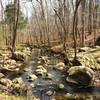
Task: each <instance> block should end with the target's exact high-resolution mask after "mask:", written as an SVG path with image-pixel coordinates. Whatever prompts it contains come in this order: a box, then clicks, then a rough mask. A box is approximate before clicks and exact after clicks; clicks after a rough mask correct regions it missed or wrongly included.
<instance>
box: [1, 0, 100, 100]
mask: <svg viewBox="0 0 100 100" xmlns="http://www.w3.org/2000/svg"><path fill="white" fill-rule="evenodd" d="M35 50H37V51H38V52H39V50H40V53H38V56H37V54H35V53H36V52H35ZM92 56H93V57H92ZM32 57H33V58H34V59H33V58H32ZM36 57H38V58H36ZM52 57H54V58H53V59H58V60H56V61H55V60H54V63H55V64H56V65H52V64H51V62H52V60H51V59H52ZM26 58H28V60H26ZM35 58H36V59H37V60H36V59H35ZM47 58H48V59H47ZM29 59H30V60H29ZM80 59H81V60H80ZM8 60H9V61H8ZM32 60H33V61H34V64H33V62H31V61H32ZM49 60H50V61H49ZM38 62H39V63H38ZM30 63H31V64H33V66H34V65H35V66H37V67H36V68H35V69H34V68H33V69H31V71H29V70H28V69H30V68H28V69H27V68H26V66H27V65H28V64H30ZM50 65H52V66H53V67H54V66H56V67H57V68H56V67H54V68H53V70H56V71H57V70H60V72H63V73H64V75H65V74H66V73H67V74H68V75H67V76H66V75H65V76H66V77H67V78H66V80H67V82H68V84H70V83H71V84H78V86H82V87H85V86H90V85H91V84H93V82H94V84H93V86H100V67H97V66H100V0H0V72H1V73H2V74H4V76H6V78H8V76H7V75H9V76H10V75H12V73H13V72H16V71H17V72H16V73H17V74H18V73H21V74H22V72H23V70H24V71H25V72H27V73H28V74H29V73H30V72H32V73H31V74H32V75H33V74H34V75H33V76H32V75H30V76H29V77H27V79H28V80H31V78H33V80H36V79H37V78H38V75H41V76H42V78H43V79H44V77H45V79H51V80H53V79H52V78H51V77H52V76H49V75H50V74H48V73H49V71H50V70H49V67H50ZM3 66H5V67H3ZM16 66H17V67H16ZM19 66H20V67H19ZM22 66H24V67H25V68H23V67H22ZM41 66H42V67H41ZM59 66H60V67H59ZM73 66H78V67H73ZM83 66H85V68H84V67H83ZM58 67H59V68H58ZM21 70H22V71H21ZM27 70H28V71H27ZM84 71H85V72H84ZM1 73H0V74H1ZM56 74H57V73H56ZM18 75H19V74H18ZM45 75H46V76H45ZM78 75H79V76H81V77H79V76H78ZM61 76H63V75H62V74H61ZM47 77H50V78H47ZM55 77H56V76H55ZM84 77H85V78H84ZM86 77H87V78H86ZM60 78H61V77H60ZM0 79H2V78H1V75H0ZM70 79H71V80H70ZM5 80H6V79H5ZM16 80H17V81H18V82H19V80H20V79H18V78H16V77H15V78H11V77H10V81H11V82H12V84H13V89H12V91H10V92H11V93H12V94H13V93H15V94H16V93H18V91H19V88H21V89H22V87H19V88H18V87H17V85H16ZM33 80H31V81H33ZM73 80H74V81H73ZM7 81H8V80H6V81H4V80H3V81H1V80H0V84H1V83H2V84H3V85H4V84H5V83H6V82H7ZM10 81H9V82H8V83H9V84H10ZM54 81H55V80H54ZM83 81H84V82H83ZM4 82H5V83H4ZM20 82H21V81H20ZM20 82H19V84H20ZM58 83H59V82H58ZM19 84H18V85H19ZM68 84H67V85H68ZM6 85H7V86H8V84H6ZM56 85H57V87H59V89H62V88H64V90H66V85H65V84H63V82H62V83H59V84H56ZM58 85H59V86H58ZM7 86H6V87H7ZM76 86H77V85H76ZM91 86H92V85H91ZM1 87H2V86H0V88H1ZM10 87H12V86H10ZM16 88H17V89H16ZM21 89H20V90H21ZM31 89H32V88H31ZM1 90H4V88H3V89H1ZM7 91H8V92H9V89H8V88H7ZM14 91H15V92H14ZM16 91H17V92H16ZM22 91H23V89H22ZM27 91H29V90H27ZM3 92H5V91H3ZM24 92H25V91H24ZM46 93H47V94H48V96H49V95H51V94H53V92H52V90H50V91H47V92H46ZM19 94H20V92H19ZM23 94H24V93H23ZM74 96H75V95H74ZM74 96H73V98H74ZM40 97H41V96H40ZM80 97H81V96H80ZM34 98H35V97H34ZM43 98H44V97H43ZM43 98H42V97H41V98H40V99H39V98H37V99H32V98H31V99H32V100H53V99H43ZM63 98H65V97H63ZM31 99H28V100H31ZM16 100H17V99H16ZM22 100H23V99H22ZM54 100H67V99H59V97H57V99H54ZM68 100H69V99H68ZM70 100H73V99H70ZM75 100H81V99H79V97H78V96H76V99H75ZM82 100H99V99H94V98H93V99H86V98H84V99H82Z"/></svg>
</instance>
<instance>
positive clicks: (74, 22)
mask: <svg viewBox="0 0 100 100" xmlns="http://www.w3.org/2000/svg"><path fill="white" fill-rule="evenodd" d="M81 1H82V0H76V7H75V11H74V16H73V32H72V33H73V40H74V60H76V59H77V33H76V32H77V30H76V29H77V28H75V27H76V23H77V22H76V21H77V20H76V16H77V11H78V7H79V5H80V3H81Z"/></svg>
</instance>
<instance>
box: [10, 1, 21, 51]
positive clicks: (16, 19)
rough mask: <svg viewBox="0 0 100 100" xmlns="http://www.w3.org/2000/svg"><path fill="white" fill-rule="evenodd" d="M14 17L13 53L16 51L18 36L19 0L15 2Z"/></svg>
mask: <svg viewBox="0 0 100 100" xmlns="http://www.w3.org/2000/svg"><path fill="white" fill-rule="evenodd" d="M13 13H14V16H13V41H12V51H13V52H14V50H15V42H16V36H17V25H18V16H19V0H14V12H13Z"/></svg>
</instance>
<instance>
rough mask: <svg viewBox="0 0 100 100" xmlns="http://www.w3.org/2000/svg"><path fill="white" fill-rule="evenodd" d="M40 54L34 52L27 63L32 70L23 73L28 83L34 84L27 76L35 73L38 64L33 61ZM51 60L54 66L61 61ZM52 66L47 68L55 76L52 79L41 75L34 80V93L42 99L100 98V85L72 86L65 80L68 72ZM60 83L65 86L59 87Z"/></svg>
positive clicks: (92, 99)
mask: <svg viewBox="0 0 100 100" xmlns="http://www.w3.org/2000/svg"><path fill="white" fill-rule="evenodd" d="M39 56H40V53H39V54H38V53H37V54H36V53H33V55H32V57H31V59H30V61H29V62H28V64H27V67H28V68H29V69H30V71H29V72H26V73H24V74H23V75H22V77H23V79H24V81H25V82H26V84H32V83H31V82H28V81H27V80H26V78H25V77H26V75H27V74H32V73H34V70H35V67H36V65H34V64H32V61H33V60H34V59H35V57H39ZM51 61H52V63H53V64H52V65H50V66H52V67H54V66H55V64H57V63H58V62H59V59H56V58H52V57H51ZM52 67H49V68H48V69H47V70H48V73H50V74H52V75H53V76H54V77H53V78H52V80H51V79H45V78H42V77H39V78H38V79H37V80H36V81H35V82H34V85H35V87H34V88H33V95H35V96H37V97H39V98H41V100H100V95H99V94H100V87H88V88H80V87H78V88H76V86H71V85H70V84H68V83H66V80H65V77H66V75H67V73H66V72H64V71H61V70H59V69H54V68H52ZM59 84H63V85H64V88H63V89H62V88H61V89H58V86H59ZM48 91H49V92H50V91H51V94H50V95H48V94H47V93H48Z"/></svg>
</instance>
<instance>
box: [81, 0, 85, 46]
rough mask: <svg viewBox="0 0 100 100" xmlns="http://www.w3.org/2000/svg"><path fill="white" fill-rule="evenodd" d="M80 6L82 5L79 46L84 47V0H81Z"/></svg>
mask: <svg viewBox="0 0 100 100" xmlns="http://www.w3.org/2000/svg"><path fill="white" fill-rule="evenodd" d="M81 6H82V15H81V21H82V42H81V43H82V44H81V46H82V47H84V45H85V44H84V43H85V41H84V39H85V27H84V25H85V22H84V19H85V0H83V1H82V2H81Z"/></svg>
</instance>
